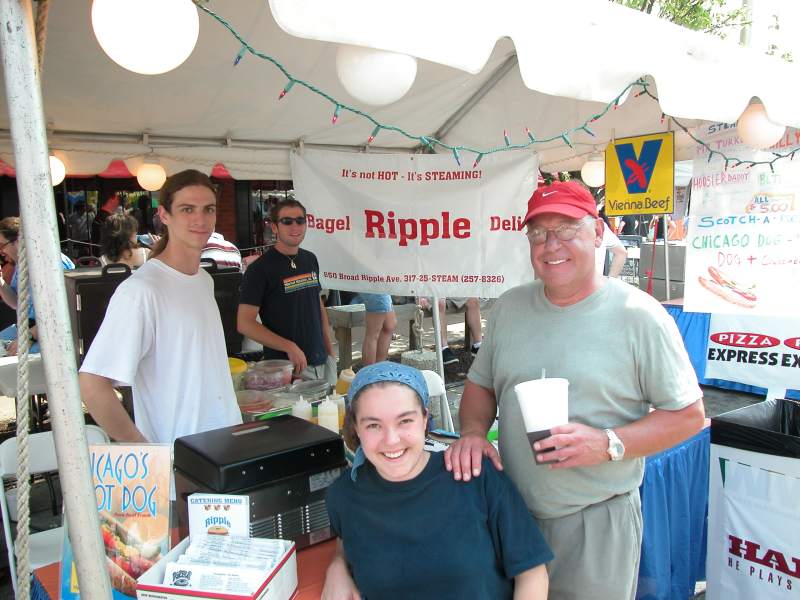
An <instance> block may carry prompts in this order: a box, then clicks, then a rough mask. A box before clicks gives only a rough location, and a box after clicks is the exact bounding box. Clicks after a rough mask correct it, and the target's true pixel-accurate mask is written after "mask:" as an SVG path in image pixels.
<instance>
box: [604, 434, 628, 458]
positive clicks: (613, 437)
mask: <svg viewBox="0 0 800 600" xmlns="http://www.w3.org/2000/svg"><path fill="white" fill-rule="evenodd" d="M605 432H606V435H607V436H608V450H607V452H608V455H609V456H610V457H611V460H622V457H623V456H625V444H623V443H622V440H621V439H619V437H618V436H617V434H616V433H614V430H613V429H606V430H605Z"/></svg>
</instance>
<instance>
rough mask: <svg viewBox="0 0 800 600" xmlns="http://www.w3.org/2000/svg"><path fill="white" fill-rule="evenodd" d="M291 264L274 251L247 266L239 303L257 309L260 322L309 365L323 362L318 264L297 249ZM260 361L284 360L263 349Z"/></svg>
mask: <svg viewBox="0 0 800 600" xmlns="http://www.w3.org/2000/svg"><path fill="white" fill-rule="evenodd" d="M294 264H295V268H293V267H292V261H291V260H290V259H289V257H287V256H284V255H283V254H281V253H280V252H278V251H277V250H275V249H274V248H270V249H269V250H267V251H266V252H265V253H264V255H263V256H261V257H260V258H259V259H258V260H256V261H255V262H254V263H253V264H251V265H250V266H249V267H247V271H245V274H244V279H243V280H242V293H241V296H240V299H239V302H240V303H241V304H249V305H251V306H258V307H259V311H258V312H259V315H260V316H261V323H262V324H263V325H264V327H266V328H267V329H269V330H270V331H272V332H274V333H277V334H278V335H279V336H281V337H284V338H286V339H289V340H292V341H293V342H294V343H295V344H297V345H298V346H299V347H300V349H301V350H302V351H303V352H304V353H305V355H306V360H307V361H308V364H309V365H311V366H319V365H321V364H324V363H325V360H326V359H327V356H328V353H327V351H326V350H325V343H324V341H323V339H322V316H321V314H320V302H319V292H320V285H319V263H318V262H317V257H316V256H314V254H313V253H311V252H309V251H308V250H303V249H302V248H301V249H300V252H298V253H297V256H295V257H294ZM264 358H283V359H285V358H287V356H286V353H285V352H279V351H278V350H273V349H272V348H267V347H266V346H264Z"/></svg>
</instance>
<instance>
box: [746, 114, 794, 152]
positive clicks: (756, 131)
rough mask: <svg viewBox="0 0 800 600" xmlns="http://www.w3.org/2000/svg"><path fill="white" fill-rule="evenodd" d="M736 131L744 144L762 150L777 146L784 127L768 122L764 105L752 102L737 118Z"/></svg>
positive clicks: (784, 129) (784, 130)
mask: <svg viewBox="0 0 800 600" xmlns="http://www.w3.org/2000/svg"><path fill="white" fill-rule="evenodd" d="M736 130H737V132H738V133H739V137H740V138H741V140H742V141H743V142H744V143H745V144H747V145H748V146H750V147H751V148H755V149H757V150H762V149H764V148H769V147H770V146H773V145H775V144H777V143H778V142H779V141H780V139H781V138H782V137H783V134H784V133H785V132H786V127H785V126H783V125H777V124H775V123H773V122H772V121H770V120H769V117H768V116H767V112H766V111H765V110H764V105H763V104H761V102H753V103H751V104H750V105H749V106H748V107H747V108H745V109H744V112H743V113H742V116H741V117H739V120H738V121H737V122H736Z"/></svg>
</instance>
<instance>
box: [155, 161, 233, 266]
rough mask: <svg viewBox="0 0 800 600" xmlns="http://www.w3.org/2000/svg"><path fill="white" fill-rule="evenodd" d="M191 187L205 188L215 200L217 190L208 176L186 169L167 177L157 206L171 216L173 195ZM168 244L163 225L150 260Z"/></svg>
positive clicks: (166, 232) (165, 228) (165, 229)
mask: <svg viewBox="0 0 800 600" xmlns="http://www.w3.org/2000/svg"><path fill="white" fill-rule="evenodd" d="M193 185H199V186H203V187H207V188H208V189H210V190H211V192H212V193H213V194H214V197H215V198H216V196H217V188H216V187H215V186H214V184H213V183H212V181H211V179H210V178H209V176H208V175H206V174H205V173H201V172H200V171H196V170H194V169H187V170H186V171H181V172H180V173H175V175H172V176H171V177H167V180H166V181H165V182H164V187H162V188H161V192H160V194H159V198H158V203H159V205H160V206H163V207H164V210H165V211H167V212H168V213H170V214H172V201H173V200H174V199H175V194H177V193H178V192H179V191H181V190H182V189H183V188H186V187H191V186H193ZM168 243H169V227H167V226H166V225H164V235H162V236H161V239H159V240H158V242H156V245H155V246H154V247H153V252H152V254H151V255H150V258H154V257H156V256H158V255H159V254H161V253H162V252H163V251H164V248H166V247H167V244H168Z"/></svg>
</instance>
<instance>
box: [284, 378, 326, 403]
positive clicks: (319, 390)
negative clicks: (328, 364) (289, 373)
mask: <svg viewBox="0 0 800 600" xmlns="http://www.w3.org/2000/svg"><path fill="white" fill-rule="evenodd" d="M286 391H288V392H289V393H291V394H295V395H296V396H298V397H299V396H302V397H303V398H305V399H306V400H308V401H309V402H310V401H312V400H322V399H323V398H325V396H327V395H328V394H330V391H331V386H330V384H329V383H328V382H327V381H326V380H324V379H312V380H310V381H298V382H297V383H295V384H293V385H292V386H290V387H289V388H288V389H287V390H286Z"/></svg>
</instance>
